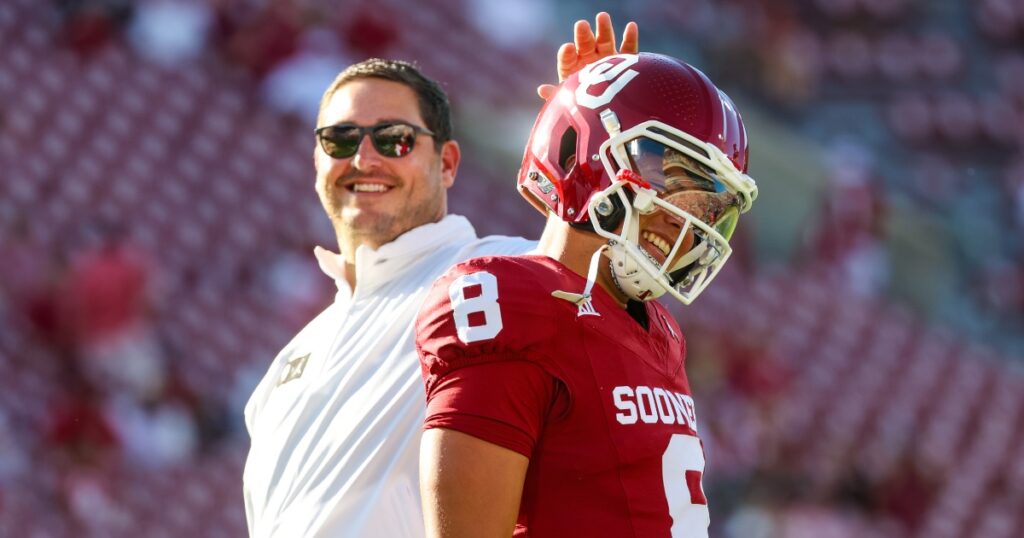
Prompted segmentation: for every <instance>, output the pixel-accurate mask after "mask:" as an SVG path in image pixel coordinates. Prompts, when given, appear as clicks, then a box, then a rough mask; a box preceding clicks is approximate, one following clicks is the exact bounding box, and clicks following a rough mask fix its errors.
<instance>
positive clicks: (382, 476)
mask: <svg viewBox="0 0 1024 538" xmlns="http://www.w3.org/2000/svg"><path fill="white" fill-rule="evenodd" d="M574 37H575V42H574V43H568V44H565V45H563V46H562V48H561V49H560V50H559V52H558V67H559V76H560V77H561V78H564V77H566V76H568V75H569V74H571V73H572V72H575V71H576V70H578V69H579V68H581V67H582V66H583V65H585V64H587V63H590V62H592V61H594V60H597V59H599V58H601V57H604V56H608V55H610V54H615V53H616V52H617V50H616V44H615V38H614V36H613V33H612V28H611V19H610V18H609V17H608V15H607V14H606V13H601V14H599V15H598V19H597V34H596V36H595V35H594V33H593V32H592V31H591V29H590V26H589V25H588V24H587V23H585V22H582V21H580V22H577V23H576V27H575V31H574ZM636 49H637V28H636V25H635V24H632V23H630V24H629V25H627V27H626V32H625V34H624V36H623V43H622V51H623V52H636ZM539 93H540V94H541V96H542V97H545V98H548V97H550V96H551V87H550V86H542V87H541V88H540V89H539ZM318 124H319V126H320V127H319V128H318V129H317V130H316V135H317V145H316V149H315V153H314V163H315V166H316V172H317V174H316V190H317V193H318V195H319V196H320V201H321V203H322V204H323V206H324V209H325V210H326V212H327V216H328V217H329V218H330V220H331V222H332V224H333V226H334V229H335V232H336V235H337V238H338V246H339V248H340V252H341V253H340V254H335V253H332V252H328V251H327V250H324V249H319V248H318V249H317V251H316V257H317V259H318V261H319V262H320V267H321V268H322V269H323V271H324V272H325V273H326V274H327V275H328V276H329V277H331V278H333V279H334V280H335V282H336V283H337V287H338V293H337V295H336V296H335V301H334V303H333V304H332V305H330V306H329V307H328V308H327V309H326V310H324V312H322V313H321V314H320V315H319V316H317V317H316V318H315V319H314V320H313V321H312V322H311V323H310V324H309V325H308V326H306V327H305V328H304V329H303V330H302V331H301V332H300V333H299V334H298V335H297V336H296V337H295V338H294V339H293V340H292V341H291V342H290V343H289V344H288V345H287V346H286V347H285V348H284V349H283V350H282V351H281V352H280V353H279V354H278V356H277V357H276V358H275V359H274V361H273V362H272V363H271V365H270V368H269V371H268V372H267V374H266V376H265V377H264V378H263V380H262V381H261V382H260V384H259V386H257V388H256V390H255V392H254V393H253V395H252V397H251V398H250V400H249V403H248V405H246V408H245V419H246V426H247V427H248V430H249V435H250V437H251V440H252V447H251V449H250V452H249V457H248V460H247V461H246V465H245V472H244V477H243V482H244V493H245V508H246V516H247V519H248V525H249V533H250V535H252V536H254V537H261V538H262V537H271V536H273V537H288V538H292V537H313V536H317V537H321V536H323V537H326V536H330V537H336V536H345V537H348V536H352V537H403V536H422V535H423V534H424V530H423V522H422V516H421V508H420V500H419V489H418V484H417V478H418V454H419V441H420V434H421V428H422V424H423V418H424V410H425V395H424V392H423V385H422V382H421V378H420V371H419V361H418V359H417V356H416V352H415V349H414V347H413V321H414V319H415V315H416V312H417V310H418V309H419V307H420V305H421V303H422V301H423V298H424V294H425V293H426V291H427V290H428V289H429V288H430V285H431V283H432V282H433V281H434V279H435V278H437V276H439V275H440V274H442V273H443V272H444V271H445V270H446V269H448V267H450V266H451V265H453V264H455V263H458V262H460V261H463V260H466V259H468V258H471V257H476V256H481V255H488V254H516V253H522V252H526V251H527V250H530V249H531V248H532V247H533V242H530V241H526V240H524V239H521V238H508V237H497V236H492V237H486V238H482V239H481V238H477V236H476V233H475V231H474V230H473V227H472V225H470V223H469V221H467V220H466V219H465V218H463V217H460V216H456V215H447V216H446V214H447V200H446V191H447V189H448V188H449V187H451V186H452V184H453V182H454V181H455V175H456V171H457V169H458V165H459V158H460V152H459V146H458V143H456V142H455V141H454V140H452V139H451V136H452V128H451V118H450V110H449V105H448V99H447V96H446V95H445V93H444V91H443V90H442V89H441V88H440V86H438V84H437V83H436V82H434V81H432V80H430V79H428V78H426V77H424V76H423V75H422V74H421V73H420V72H419V71H418V70H417V69H416V68H415V67H413V66H412V65H410V64H407V63H405V62H397V61H388V60H367V61H365V62H362V63H359V64H355V65H353V66H351V67H349V68H348V69H346V70H345V71H343V72H342V73H341V74H340V75H339V76H338V78H337V79H336V80H335V82H334V83H333V84H332V85H331V86H330V87H329V88H328V89H327V91H326V93H325V94H324V97H323V100H322V101H321V107H320V114H319V119H318Z"/></svg>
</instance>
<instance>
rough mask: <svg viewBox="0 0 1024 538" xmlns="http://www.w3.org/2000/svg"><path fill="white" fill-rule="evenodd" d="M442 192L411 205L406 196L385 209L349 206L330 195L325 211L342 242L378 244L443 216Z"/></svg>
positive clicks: (344, 243) (371, 245)
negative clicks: (439, 198) (327, 207)
mask: <svg viewBox="0 0 1024 538" xmlns="http://www.w3.org/2000/svg"><path fill="white" fill-rule="evenodd" d="M409 194H411V193H409ZM443 196H444V193H443V192H441V193H439V194H435V195H434V196H432V197H430V198H427V199H421V200H419V201H418V202H417V203H415V204H414V205H413V201H412V200H410V199H409V198H406V200H404V202H403V203H398V204H395V205H394V206H393V207H389V208H385V209H373V208H356V207H350V206H346V205H344V203H343V202H342V201H341V200H339V199H338V197H333V198H332V200H331V207H330V208H329V210H328V212H329V214H330V216H331V221H332V222H333V223H334V228H335V233H336V234H337V236H338V240H339V242H340V243H341V244H342V245H346V244H347V245H349V246H350V248H352V249H354V248H356V247H357V246H358V245H368V246H370V247H373V248H379V247H380V246H381V245H384V244H387V243H390V242H391V241H394V240H395V239H396V238H397V237H398V236H400V235H402V234H404V233H405V232H407V231H409V230H411V229H413V228H416V227H418V226H421V225H423V224H427V223H430V222H437V221H438V220H440V219H441V218H442V217H444V204H443V202H442V201H441V200H438V197H443ZM352 254H353V255H354V254H355V253H354V251H353V253H352Z"/></svg>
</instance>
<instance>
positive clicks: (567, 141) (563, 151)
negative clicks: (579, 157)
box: [558, 126, 576, 173]
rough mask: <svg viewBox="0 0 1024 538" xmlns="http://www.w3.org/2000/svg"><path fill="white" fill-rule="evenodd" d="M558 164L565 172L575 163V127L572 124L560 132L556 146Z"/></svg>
mask: <svg viewBox="0 0 1024 538" xmlns="http://www.w3.org/2000/svg"><path fill="white" fill-rule="evenodd" d="M558 164H559V165H560V166H561V167H562V170H563V171H565V172H567V173H568V172H569V170H571V169H572V167H573V166H575V165H576V129H574V128H572V126H570V127H569V128H568V129H566V130H565V132H564V133H562V140H561V142H560V143H559V146H558Z"/></svg>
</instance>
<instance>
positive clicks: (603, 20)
mask: <svg viewBox="0 0 1024 538" xmlns="http://www.w3.org/2000/svg"><path fill="white" fill-rule="evenodd" d="M595 23H596V26H597V34H596V35H595V34H594V31H593V30H592V29H591V27H590V23H589V22H587V21H585V20H578V21H576V24H575V25H574V26H573V42H572V43H565V44H563V45H562V46H561V47H559V48H558V57H557V61H558V81H559V82H561V81H563V80H565V79H567V78H569V76H570V75H572V74H573V73H575V72H577V71H579V70H580V69H582V68H583V66H585V65H587V64H589V63H593V62H596V61H597V60H600V59H601V58H604V57H606V56H611V55H613V54H618V53H620V52H622V53H626V54H636V53H637V52H639V50H640V49H639V41H640V30H639V28H638V27H637V25H636V23H635V22H632V21H630V22H629V23H627V24H626V29H625V30H624V31H623V32H622V45H621V48H620V47H618V46H617V45H616V43H615V29H614V28H613V27H612V17H611V15H609V14H608V13H606V12H604V11H602V12H600V13H598V14H597V17H596V20H595ZM555 88H556V86H555V85H554V84H541V85H540V86H539V87H538V88H537V95H540V97H541V99H544V100H545V101H546V100H548V99H550V98H551V96H553V95H554V94H555Z"/></svg>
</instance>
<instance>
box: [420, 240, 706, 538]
mask: <svg viewBox="0 0 1024 538" xmlns="http://www.w3.org/2000/svg"><path fill="white" fill-rule="evenodd" d="M585 284H586V281H585V279H584V278H583V277H581V276H580V275H578V274H576V273H574V272H573V271H571V270H570V269H568V268H566V267H565V266H564V265H562V264H561V263H559V262H557V261H555V260H553V259H551V258H548V257H544V256H518V257H486V258H477V259H474V260H470V261H468V262H465V263H462V264H460V265H457V266H455V267H453V268H452V269H450V270H449V271H448V273H446V274H445V275H444V276H443V277H441V278H440V279H439V280H438V281H437V282H435V284H434V286H433V288H432V290H431V291H430V293H429V295H428V296H427V300H426V302H425V303H424V305H423V308H422V309H421V311H420V314H419V319H418V320H417V324H416V332H417V336H416V346H417V349H418V351H419V354H420V359H421V363H422V364H421V366H422V369H423V378H424V382H425V384H426V393H427V417H426V422H425V427H426V428H433V427H443V428H447V429H452V430H457V431H461V432H463V433H467V434H470V435H473V436H475V437H478V438H480V439H483V440H486V441H488V442H491V443H495V444H498V445H501V446H504V447H506V448H508V449H510V450H515V451H517V452H519V453H521V454H524V455H525V456H527V457H528V458H530V464H529V468H528V470H527V476H526V481H525V484H524V490H523V498H522V502H521V504H520V512H519V518H518V524H517V526H516V532H515V535H516V536H538V537H544V536H553V537H565V536H642V537H648V536H651V537H655V536H674V537H697V536H701V537H706V536H707V532H708V530H707V528H708V524H709V516H708V509H707V502H706V500H705V498H704V494H703V490H702V487H701V476H702V473H703V470H704V452H703V447H702V445H701V442H700V440H699V438H698V437H697V422H696V416H695V414H694V407H693V399H692V398H691V396H690V387H689V383H688V381H687V379H686V374H685V372H684V370H683V366H684V357H685V341H684V340H683V336H682V333H681V331H680V330H679V327H678V326H677V325H676V323H675V321H674V320H673V319H672V317H671V315H669V314H668V312H667V311H666V310H665V308H664V307H662V306H661V305H660V304H658V303H657V302H653V301H652V302H648V303H644V304H642V305H639V306H641V307H642V308H644V309H646V318H647V323H646V325H647V328H644V326H643V325H641V323H638V322H637V320H635V319H634V318H632V317H631V316H630V315H629V313H628V312H627V311H626V310H625V309H623V308H622V307H620V306H619V305H618V304H617V303H616V302H615V300H614V299H613V298H612V297H611V296H610V295H608V294H607V293H606V292H605V291H604V290H603V289H601V288H600V287H599V286H598V287H595V288H594V292H593V296H592V299H591V301H590V302H588V303H586V304H583V305H579V306H578V305H576V304H574V303H572V302H569V301H567V300H565V299H562V298H558V297H555V296H553V295H552V292H554V291H558V290H561V291H567V292H572V293H579V292H580V290H582V289H583V288H584V286H585Z"/></svg>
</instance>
